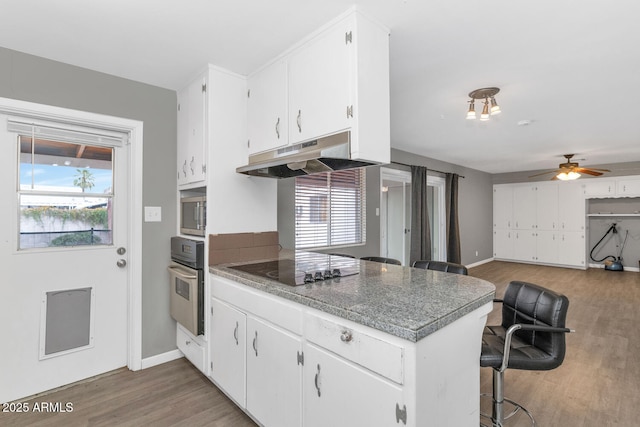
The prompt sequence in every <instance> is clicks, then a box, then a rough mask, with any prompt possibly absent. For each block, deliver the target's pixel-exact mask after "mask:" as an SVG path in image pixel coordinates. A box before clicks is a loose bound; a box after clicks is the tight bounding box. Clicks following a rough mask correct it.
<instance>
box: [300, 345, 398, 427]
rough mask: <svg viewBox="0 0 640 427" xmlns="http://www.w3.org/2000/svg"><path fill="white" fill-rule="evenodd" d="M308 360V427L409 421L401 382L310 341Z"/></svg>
mask: <svg viewBox="0 0 640 427" xmlns="http://www.w3.org/2000/svg"><path fill="white" fill-rule="evenodd" d="M304 359H305V360H304V364H305V367H304V378H303V384H304V391H303V396H304V397H303V399H304V402H303V407H304V413H303V417H304V418H303V422H304V424H303V425H304V426H305V427H316V426H317V427H326V426H391V425H404V424H406V422H403V421H402V418H404V419H405V420H406V415H405V414H406V405H405V404H404V403H403V402H404V401H403V399H404V396H403V392H402V388H401V387H400V386H398V385H397V384H393V383H392V382H390V381H386V380H384V379H382V378H381V377H379V376H378V375H375V374H373V373H371V372H369V371H368V370H365V369H363V368H361V367H359V366H357V365H355V364H353V363H350V362H348V361H347V360H345V359H343V358H341V357H338V356H336V355H335V354H333V353H330V352H329V351H327V350H324V349H322V348H320V347H317V346H315V345H313V344H310V343H308V344H306V345H305V348H304ZM396 406H397V408H398V410H397V411H396Z"/></svg>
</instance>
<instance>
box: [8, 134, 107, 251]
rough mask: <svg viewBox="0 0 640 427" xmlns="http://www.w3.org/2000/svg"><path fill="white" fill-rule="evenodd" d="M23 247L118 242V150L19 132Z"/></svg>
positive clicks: (21, 242)
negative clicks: (115, 193)
mask: <svg viewBox="0 0 640 427" xmlns="http://www.w3.org/2000/svg"><path fill="white" fill-rule="evenodd" d="M18 145H19V147H18V152H19V169H18V170H19V180H18V182H19V185H18V198H19V201H20V218H19V224H20V227H19V233H20V238H19V249H31V248H50V247H68V246H92V245H111V244H112V243H113V230H112V224H113V218H112V212H113V210H112V200H113V148H112V147H105V146H95V145H88V144H84V143H75V142H64V141H57V140H49V139H41V138H37V137H34V136H33V135H28V136H27V135H19V136H18Z"/></svg>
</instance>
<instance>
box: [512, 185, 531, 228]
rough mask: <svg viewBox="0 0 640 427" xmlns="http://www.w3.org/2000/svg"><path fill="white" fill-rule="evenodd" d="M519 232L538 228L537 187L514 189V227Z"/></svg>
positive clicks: (516, 187)
mask: <svg viewBox="0 0 640 427" xmlns="http://www.w3.org/2000/svg"><path fill="white" fill-rule="evenodd" d="M512 228H517V229H519V230H531V229H534V228H536V187H535V186H532V185H526V186H520V185H517V186H514V187H513V227H512Z"/></svg>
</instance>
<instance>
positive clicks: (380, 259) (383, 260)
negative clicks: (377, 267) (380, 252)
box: [360, 256, 402, 265]
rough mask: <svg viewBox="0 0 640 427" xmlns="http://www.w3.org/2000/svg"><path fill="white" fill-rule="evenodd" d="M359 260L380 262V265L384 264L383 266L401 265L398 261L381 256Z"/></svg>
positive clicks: (364, 257)
mask: <svg viewBox="0 0 640 427" xmlns="http://www.w3.org/2000/svg"><path fill="white" fill-rule="evenodd" d="M360 259H362V260H365V261H374V262H381V263H384V264H394V265H402V263H401V262H400V261H398V260H397V259H393V258H386V257H382V256H363V257H362V258H360Z"/></svg>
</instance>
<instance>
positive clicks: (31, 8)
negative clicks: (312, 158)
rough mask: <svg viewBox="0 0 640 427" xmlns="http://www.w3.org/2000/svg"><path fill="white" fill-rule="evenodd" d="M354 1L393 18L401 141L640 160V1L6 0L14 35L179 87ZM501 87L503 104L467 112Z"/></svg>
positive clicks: (470, 158)
mask: <svg viewBox="0 0 640 427" xmlns="http://www.w3.org/2000/svg"><path fill="white" fill-rule="evenodd" d="M353 4H357V5H358V7H359V8H360V10H361V11H363V12H364V13H366V14H368V15H369V16H371V17H373V18H376V19H377V20H378V21H380V22H382V23H383V24H385V25H386V26H387V27H388V28H389V29H390V31H391V53H390V56H391V144H392V146H393V147H395V148H398V149H401V150H405V151H409V152H413V153H417V154H421V155H424V156H427V157H431V158H435V159H439V160H443V161H446V162H450V163H454V164H458V165H462V166H466V167H470V168H474V169H479V170H482V171H486V172H490V173H501V172H512V171H516V170H538V169H553V168H555V167H556V166H557V164H558V163H560V162H562V161H564V159H563V157H562V154H564V153H576V158H578V159H584V160H580V164H581V166H589V165H598V164H608V163H618V162H629V161H638V160H640V119H638V118H637V116H636V112H637V111H638V104H639V102H638V99H637V98H638V97H639V89H640V53H639V52H640V50H639V49H638V43H639V42H640V25H638V23H637V20H638V17H639V16H640V2H638V1H637V0H616V1H612V2H605V1H602V0H580V1H579V0H566V1H558V0H537V1H535V2H532V1H529V2H525V1H521V0H520V1H518V0H483V1H480V0H429V1H427V0H305V1H301V0H108V1H107V0H91V1H87V0H48V1H38V0H3V1H2V16H3V19H2V25H0V46H3V47H6V48H9V49H14V50H18V51H22V52H25V53H29V54H33V55H38V56H42V57H45V58H50V59H53V60H57V61H62V62H65V63H69V64H73V65H77V66H81V67H85V68H89V69H92V70H97V71H101V72H104V73H108V74H113V75H116V76H120V77H125V78H128V79H132V80H136V81H140V82H145V83H148V84H151V85H156V86H160V87H164V88H169V89H179V88H180V87H181V86H182V85H183V84H184V83H185V82H186V81H187V80H188V79H189V78H191V77H192V76H193V75H194V74H195V73H196V72H197V71H199V70H201V69H202V67H203V66H204V64H206V63H213V64H216V65H219V66H221V67H224V68H227V69H230V70H232V71H235V72H237V73H241V74H249V73H251V72H252V71H254V70H255V69H256V68H258V67H259V66H261V65H262V64H264V63H265V62H267V61H268V60H269V59H270V58H272V57H274V56H276V55H277V54H279V53H280V52H282V51H283V50H285V49H286V48H288V47H289V46H290V45H292V44H293V43H294V42H296V41H297V40H299V39H301V38H302V37H304V36H305V35H307V34H308V33H310V32H312V31H313V30H315V29H316V28H318V27H320V26H321V25H323V24H324V23H326V22H328V21H330V20H331V19H332V18H334V17H335V16H337V15H339V14H340V13H342V12H344V11H345V10H347V9H348V8H349V7H350V6H351V5H353ZM487 86H497V87H499V88H500V93H499V94H498V96H497V97H496V99H497V101H498V102H499V104H500V106H501V107H502V111H503V113H502V114H501V115H500V116H496V117H494V118H492V120H491V121H489V122H479V121H478V120H476V121H468V120H465V119H464V117H465V113H466V109H467V107H468V104H467V100H468V97H467V94H468V93H469V92H470V91H472V90H474V89H477V88H481V87H487ZM478 105H479V104H478V103H476V110H479V108H478ZM523 120H527V121H529V122H530V124H528V125H524V126H523V125H518V122H520V121H523Z"/></svg>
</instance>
